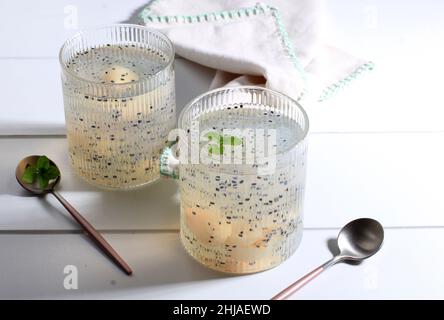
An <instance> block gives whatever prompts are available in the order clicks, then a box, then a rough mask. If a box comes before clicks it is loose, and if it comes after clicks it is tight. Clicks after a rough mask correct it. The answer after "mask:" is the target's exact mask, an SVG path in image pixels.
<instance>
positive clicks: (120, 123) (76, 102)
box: [59, 24, 176, 189]
mask: <svg viewBox="0 0 444 320" xmlns="http://www.w3.org/2000/svg"><path fill="white" fill-rule="evenodd" d="M59 58H60V64H61V67H62V85H63V97H64V105H65V119H66V130H67V137H68V144H69V155H70V160H71V164H72V166H73V167H74V170H75V171H76V172H77V173H78V174H79V175H80V176H81V177H83V178H84V179H86V180H87V181H88V182H90V183H92V184H94V185H97V186H100V187H105V188H118V189H125V188H131V187H136V186H140V185H143V184H146V183H149V182H152V181H154V180H156V179H158V177H159V154H160V151H161V150H162V148H163V147H164V146H165V144H166V141H167V136H168V133H169V131H170V130H171V129H172V128H174V126H175V121H176V114H175V108H176V106H175V88H174V68H173V60H174V49H173V45H172V43H171V41H170V40H169V39H168V38H167V37H166V36H164V35H163V34H161V33H159V32H157V31H154V30H150V29H147V28H145V27H143V26H137V25H126V24H120V25H112V26H107V27H102V28H97V29H93V30H86V31H81V32H79V33H78V34H76V35H75V36H74V37H72V38H71V39H69V40H68V41H66V42H65V44H64V45H63V46H62V48H61V50H60V56H59Z"/></svg>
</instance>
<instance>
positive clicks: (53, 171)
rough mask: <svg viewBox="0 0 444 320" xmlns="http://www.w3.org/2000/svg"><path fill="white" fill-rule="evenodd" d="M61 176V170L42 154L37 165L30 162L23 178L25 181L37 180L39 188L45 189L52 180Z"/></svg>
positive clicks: (30, 182)
mask: <svg viewBox="0 0 444 320" xmlns="http://www.w3.org/2000/svg"><path fill="white" fill-rule="evenodd" d="M58 177H60V171H59V169H57V167H56V166H55V165H53V164H51V161H50V160H49V159H48V157H46V156H40V157H39V158H38V159H37V163H36V164H35V165H33V164H30V165H28V166H27V167H26V169H25V172H24V173H23V176H22V180H23V182H25V183H29V184H33V183H35V182H36V181H37V183H38V185H39V188H40V189H41V190H45V189H46V188H47V187H48V185H49V182H50V181H51V180H55V179H57V178H58Z"/></svg>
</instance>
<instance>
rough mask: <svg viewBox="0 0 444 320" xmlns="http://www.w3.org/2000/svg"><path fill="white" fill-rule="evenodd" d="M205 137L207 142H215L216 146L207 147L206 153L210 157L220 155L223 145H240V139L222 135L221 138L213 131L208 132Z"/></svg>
mask: <svg viewBox="0 0 444 320" xmlns="http://www.w3.org/2000/svg"><path fill="white" fill-rule="evenodd" d="M205 137H206V138H207V139H208V140H209V141H217V144H216V145H214V144H212V145H209V146H208V153H209V154H210V155H213V154H215V155H220V154H223V153H224V145H231V146H239V145H242V139H240V138H238V137H235V136H230V135H224V136H221V135H220V134H218V133H217V132H215V131H210V132H208V133H207V134H206V135H205Z"/></svg>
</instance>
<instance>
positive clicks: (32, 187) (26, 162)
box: [15, 155, 61, 195]
mask: <svg viewBox="0 0 444 320" xmlns="http://www.w3.org/2000/svg"><path fill="white" fill-rule="evenodd" d="M39 158H40V156H36V155H32V156H28V157H26V158H24V159H22V160H21V161H20V162H19V163H18V165H17V168H16V169H15V177H16V179H17V182H18V183H19V184H20V185H21V186H22V187H23V189H25V190H28V191H29V192H31V193H34V194H36V195H42V194H46V193H48V192H51V191H52V190H54V188H55V186H56V185H57V184H58V183H59V182H60V179H61V176H60V175H59V176H58V177H57V178H56V179H53V180H50V181H49V183H48V186H47V187H46V188H45V189H44V190H42V189H40V186H39V185H38V183H37V181H35V182H34V183H32V184H31V183H26V182H25V181H23V174H24V173H25V170H26V168H27V167H28V166H30V165H36V164H37V161H38V159H39ZM49 163H50V164H51V165H53V166H55V167H57V165H56V164H55V163H54V162H53V161H52V160H51V159H49ZM57 169H59V168H57ZM59 172H60V170H59Z"/></svg>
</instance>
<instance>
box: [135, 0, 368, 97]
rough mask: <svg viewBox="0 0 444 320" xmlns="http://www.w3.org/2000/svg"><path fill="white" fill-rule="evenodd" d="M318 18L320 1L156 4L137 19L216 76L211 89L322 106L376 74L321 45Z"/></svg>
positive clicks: (173, 0)
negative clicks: (253, 89)
mask: <svg viewBox="0 0 444 320" xmlns="http://www.w3.org/2000/svg"><path fill="white" fill-rule="evenodd" d="M322 12H323V10H322V2H321V1H320V0H297V1H288V0H287V1H285V0H267V1H266V3H256V1H254V0H187V1H183V0H153V1H151V2H150V4H149V5H148V6H147V7H146V8H144V9H143V10H142V12H141V13H140V15H139V16H140V19H141V23H143V24H145V25H146V26H148V27H150V28H154V29H157V30H160V31H161V32H163V33H165V34H166V35H167V36H168V37H169V38H170V39H171V40H172V41H173V43H174V45H175V48H176V52H177V54H179V55H180V56H182V57H184V58H186V59H189V60H192V61H194V62H197V63H199V64H202V65H205V66H207V67H211V68H214V69H216V70H217V72H216V76H215V78H214V79H213V82H212V84H211V88H216V87H220V86H225V85H229V86H233V85H240V84H243V85H246V84H255V85H264V86H266V87H268V88H271V89H275V90H278V91H281V92H283V93H286V94H287V95H289V96H291V97H293V98H295V99H298V100H301V99H304V100H309V99H316V100H320V101H322V100H324V99H326V98H328V97H330V96H331V95H333V94H334V93H336V92H337V91H338V90H339V89H341V88H343V87H344V86H345V85H347V84H348V83H349V82H350V81H351V80H353V79H355V78H356V77H358V76H359V75H361V74H363V73H364V72H366V71H368V70H371V69H372V68H373V64H372V63H371V62H368V61H365V60H362V59H359V58H356V57H353V56H351V55H348V54H346V53H344V52H342V51H341V50H338V49H336V48H334V47H331V46H328V45H326V44H324V43H323V41H322V32H321V28H320V26H321V22H322Z"/></svg>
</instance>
